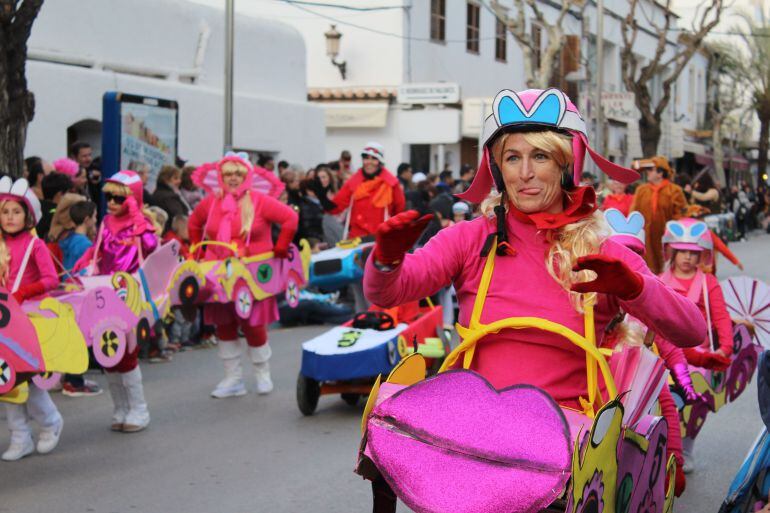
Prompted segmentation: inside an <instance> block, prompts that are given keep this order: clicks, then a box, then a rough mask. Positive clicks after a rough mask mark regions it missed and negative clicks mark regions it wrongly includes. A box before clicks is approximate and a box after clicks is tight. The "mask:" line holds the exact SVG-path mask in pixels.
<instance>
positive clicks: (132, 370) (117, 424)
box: [75, 171, 158, 433]
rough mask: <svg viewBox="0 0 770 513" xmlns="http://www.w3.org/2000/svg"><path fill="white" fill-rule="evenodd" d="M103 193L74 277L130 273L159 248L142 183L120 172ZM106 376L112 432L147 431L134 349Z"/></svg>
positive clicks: (148, 413) (109, 182)
mask: <svg viewBox="0 0 770 513" xmlns="http://www.w3.org/2000/svg"><path fill="white" fill-rule="evenodd" d="M103 192H104V198H105V200H106V202H107V215H106V216H105V217H104V222H103V223H102V227H101V229H100V231H99V235H98V236H97V239H96V244H94V245H93V246H91V247H90V248H89V249H88V250H87V251H86V252H85V253H84V254H83V256H82V257H81V258H80V260H78V262H77V264H75V271H77V270H80V269H85V268H90V273H91V274H112V273H115V272H117V271H125V272H129V273H133V272H135V271H136V270H138V269H139V265H140V263H141V261H142V259H143V257H145V256H147V255H148V254H150V253H152V252H153V251H155V249H157V247H158V236H157V235H156V234H155V227H154V225H153V223H152V221H151V220H150V219H148V217H147V215H148V214H145V213H144V212H143V207H144V197H143V195H144V193H143V189H142V179H141V178H140V176H139V175H138V174H137V173H135V172H134V171H119V172H118V173H115V174H114V175H112V176H111V177H110V178H108V179H107V180H106V183H105V184H104V188H103ZM105 370H106V372H107V382H108V383H109V388H110V395H111V396H112V402H113V404H114V411H113V416H112V425H111V427H112V430H113V431H122V432H124V433H133V432H136V431H141V430H143V429H144V428H146V427H147V425H148V424H149V423H150V412H149V410H148V409H147V402H146V401H145V398H144V387H143V385H142V370H141V369H140V368H139V347H137V348H136V349H135V350H134V351H132V352H130V353H129V352H126V354H125V356H124V357H123V359H122V360H121V361H120V362H119V363H118V364H117V365H116V366H115V367H112V368H110V369H105Z"/></svg>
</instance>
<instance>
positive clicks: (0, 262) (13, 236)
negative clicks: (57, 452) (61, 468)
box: [0, 177, 64, 461]
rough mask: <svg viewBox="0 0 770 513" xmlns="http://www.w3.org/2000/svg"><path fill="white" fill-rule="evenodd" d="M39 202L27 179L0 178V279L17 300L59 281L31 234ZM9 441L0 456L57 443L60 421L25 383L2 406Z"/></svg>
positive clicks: (9, 456) (11, 457) (42, 397)
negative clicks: (15, 399)
mask: <svg viewBox="0 0 770 513" xmlns="http://www.w3.org/2000/svg"><path fill="white" fill-rule="evenodd" d="M40 217H41V212H40V202H39V201H38V199H37V197H36V196H35V193H34V192H33V191H32V189H30V188H29V184H28V183H27V180H25V179H24V178H20V179H18V180H17V181H16V182H15V183H13V184H11V179H10V178H8V177H3V178H2V179H0V232H2V237H0V283H2V286H3V287H4V288H5V289H7V290H8V291H9V292H10V293H11V294H12V295H13V297H14V298H15V299H16V301H18V302H19V303H22V302H23V301H24V300H26V299H29V298H32V297H35V296H39V295H40V294H43V293H45V292H47V291H49V290H52V289H55V288H56V286H57V285H58V284H59V277H58V276H57V275H56V268H55V267H54V264H53V260H52V259H51V255H50V253H49V252H48V248H47V247H46V246H45V243H44V242H43V241H42V240H41V239H39V238H37V237H36V236H35V235H33V234H32V230H33V229H34V227H35V225H36V224H37V222H38V221H39V220H40ZM5 411H6V417H7V420H8V428H9V430H10V431H11V444H10V446H9V447H8V450H6V451H5V452H4V453H3V455H2V459H3V460H5V461H15V460H18V459H21V458H23V457H24V456H27V455H29V454H31V453H33V452H34V451H35V449H37V452H38V453H40V454H46V453H49V452H51V451H52V450H54V448H55V447H56V445H57V444H58V443H59V435H60V434H61V430H62V426H63V425H64V422H63V420H62V416H61V414H59V410H58V409H57V408H56V405H55V404H54V403H53V401H51V398H50V397H49V396H48V392H46V391H45V390H41V389H39V388H38V387H37V386H35V385H34V384H33V383H30V384H29V399H28V400H27V402H26V403H24V404H8V403H6V404H5ZM30 418H32V419H34V420H35V421H36V422H37V423H38V425H39V426H40V436H39V438H38V442H37V446H35V444H34V443H33V442H32V429H31V428H30V425H29V420H30Z"/></svg>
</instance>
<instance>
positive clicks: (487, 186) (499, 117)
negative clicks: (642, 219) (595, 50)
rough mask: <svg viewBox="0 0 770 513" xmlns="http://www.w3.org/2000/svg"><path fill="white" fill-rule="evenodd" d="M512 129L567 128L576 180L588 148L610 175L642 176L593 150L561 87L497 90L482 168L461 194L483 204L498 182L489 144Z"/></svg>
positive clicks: (626, 179)
mask: <svg viewBox="0 0 770 513" xmlns="http://www.w3.org/2000/svg"><path fill="white" fill-rule="evenodd" d="M510 128H521V130H522V131H526V130H527V129H537V128H541V129H542V128H550V129H552V130H559V131H565V132H567V133H568V134H570V135H571V136H572V153H573V155H574V159H575V160H574V164H573V177H574V182H575V183H578V182H579V181H580V175H581V174H582V173H583V161H584V160H585V154H586V151H588V153H589V154H590V155H591V159H592V160H593V161H594V162H595V163H596V165H597V166H599V168H600V169H601V170H602V171H604V172H605V173H606V174H607V175H608V176H609V177H610V178H613V179H615V180H617V181H619V182H623V183H631V182H634V181H636V180H638V179H639V174H638V173H637V172H636V171H633V170H631V169H628V168H626V167H623V166H619V165H617V164H615V163H613V162H610V161H609V160H607V159H606V158H604V157H603V156H601V155H599V154H598V153H596V152H595V151H594V149H593V148H591V146H590V145H589V144H588V137H587V136H586V124H585V121H583V118H582V117H581V116H580V113H579V112H578V110H577V107H575V105H574V104H573V103H572V102H571V101H570V99H569V98H568V97H567V95H566V94H564V93H563V92H562V91H560V90H558V89H553V88H552V89H545V90H543V89H527V90H526V91H520V92H515V91H510V90H508V89H505V90H503V91H500V92H499V93H497V96H496V97H495V100H494V102H493V103H492V114H491V115H490V116H489V117H487V119H486V121H485V122H484V129H483V135H482V140H483V144H484V153H483V156H482V159H481V162H480V163H479V170H478V172H477V173H476V177H475V178H474V180H473V183H472V184H471V186H470V188H469V189H468V190H467V191H465V192H464V193H462V194H458V197H460V198H462V199H464V200H466V201H470V202H472V203H481V202H482V201H483V200H484V199H485V198H486V197H487V196H488V195H489V192H490V191H491V190H492V187H493V186H494V185H495V181H494V178H493V176H492V169H491V166H490V158H489V145H490V143H491V142H492V141H493V140H494V138H495V137H496V136H497V135H498V134H499V133H500V132H501V131H503V130H505V129H510Z"/></svg>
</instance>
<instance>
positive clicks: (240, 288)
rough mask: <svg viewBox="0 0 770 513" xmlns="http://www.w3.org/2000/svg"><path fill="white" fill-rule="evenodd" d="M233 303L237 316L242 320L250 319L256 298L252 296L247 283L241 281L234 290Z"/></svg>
mask: <svg viewBox="0 0 770 513" xmlns="http://www.w3.org/2000/svg"><path fill="white" fill-rule="evenodd" d="M233 303H234V304H235V314H236V315H237V316H238V317H240V318H241V319H248V318H249V317H250V316H251V310H252V308H253V307H254V296H252V295H251V291H250V290H249V286H248V285H246V282H245V281H239V282H238V283H236V284H235V287H234V288H233Z"/></svg>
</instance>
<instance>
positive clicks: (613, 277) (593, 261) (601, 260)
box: [572, 255, 644, 300]
mask: <svg viewBox="0 0 770 513" xmlns="http://www.w3.org/2000/svg"><path fill="white" fill-rule="evenodd" d="M572 270H573V271H585V270H590V271H593V272H595V273H596V275H597V276H596V279H595V280H593V281H589V282H584V283H575V284H573V285H572V290H573V291H575V292H581V293H585V292H601V293H603V294H612V295H613V296H616V297H617V298H618V299H621V300H630V299H634V298H635V297H637V296H638V295H639V294H641V293H642V288H643V287H644V280H642V278H641V276H639V273H637V272H635V271H633V270H632V269H631V268H630V267H628V266H627V265H626V264H625V262H623V261H622V260H618V259H616V258H612V257H609V256H607V255H587V256H583V257H580V258H578V261H577V263H576V264H575V265H574V266H573V267H572Z"/></svg>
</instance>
